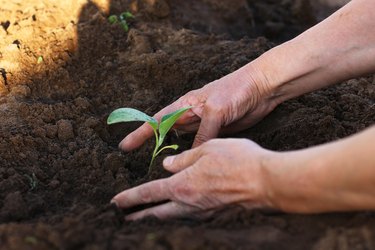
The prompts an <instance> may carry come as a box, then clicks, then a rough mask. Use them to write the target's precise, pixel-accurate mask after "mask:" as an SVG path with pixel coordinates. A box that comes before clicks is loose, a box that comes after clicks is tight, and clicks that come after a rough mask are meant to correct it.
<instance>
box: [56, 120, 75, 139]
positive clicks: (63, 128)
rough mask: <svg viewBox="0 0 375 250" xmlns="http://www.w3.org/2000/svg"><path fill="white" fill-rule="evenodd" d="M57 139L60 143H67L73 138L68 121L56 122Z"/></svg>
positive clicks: (71, 126) (70, 124)
mask: <svg viewBox="0 0 375 250" xmlns="http://www.w3.org/2000/svg"><path fill="white" fill-rule="evenodd" d="M57 137H58V138H59V139H60V140H61V141H67V140H70V139H73V138H74V132H73V125H72V122H71V121H69V120H60V121H58V122H57Z"/></svg>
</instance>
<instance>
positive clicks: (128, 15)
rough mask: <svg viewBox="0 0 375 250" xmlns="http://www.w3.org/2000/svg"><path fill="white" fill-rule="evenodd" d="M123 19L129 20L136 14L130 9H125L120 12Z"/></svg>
mask: <svg viewBox="0 0 375 250" xmlns="http://www.w3.org/2000/svg"><path fill="white" fill-rule="evenodd" d="M120 18H121V19H122V20H127V19H129V18H134V15H133V14H132V13H131V12H130V11H125V12H122V13H121V14H120Z"/></svg>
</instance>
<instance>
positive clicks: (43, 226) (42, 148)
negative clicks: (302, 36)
mask: <svg viewBox="0 0 375 250" xmlns="http://www.w3.org/2000/svg"><path fill="white" fill-rule="evenodd" d="M0 3H1V5H0V6H1V7H0V13H1V15H0V22H1V27H0V38H1V39H0V69H1V70H0V73H1V75H0V114H1V119H0V140H1V142H0V223H1V225H0V249H38V250H42V249H375V241H374V239H375V215H374V213H371V212H368V213H365V212H362V213H343V214H326V215H311V216H302V215H287V214H282V213H272V214H269V213H264V212H260V211H245V210H242V209H240V208H228V209H227V210H225V211H222V212H220V213H218V214H217V215H215V216H214V217H213V218H212V219H210V220H207V221H191V220H170V221H159V220H157V219H154V218H148V219H145V220H143V221H139V222H125V221H124V219H123V218H124V211H119V210H118V209H116V208H114V207H113V206H111V205H109V204H108V203H109V200H110V199H111V197H112V196H113V195H115V194H116V193H118V192H120V191H122V190H124V189H126V188H129V187H131V186H134V185H136V184H139V183H141V182H145V181H147V180H150V179H155V178H160V177H163V176H166V175H167V173H165V172H164V171H163V170H162V169H161V167H160V160H161V159H159V164H157V168H156V169H155V170H154V171H153V172H152V173H151V175H147V165H148V162H147V161H148V160H145V159H149V158H150V152H151V148H152V142H149V143H148V144H147V145H145V146H144V147H142V148H141V149H140V150H137V151H136V152H133V153H128V154H125V153H121V152H119V150H118V149H117V144H118V143H119V141H120V140H121V139H122V138H123V137H124V136H125V135H126V134H127V133H129V132H130V131H132V130H133V129H134V128H136V127H137V126H138V125H139V124H125V125H117V126H112V127H108V126H107V125H106V123H105V121H106V117H107V116H108V114H109V113H110V112H111V111H112V110H113V109H115V108H118V107H134V108H138V109H140V110H144V111H145V112H147V113H149V114H152V113H154V112H156V111H157V110H158V109H160V108H162V107H163V106H165V105H166V104H168V103H170V102H172V101H173V100H175V99H176V98H178V97H179V96H181V95H182V94H184V93H186V92H187V91H189V90H191V89H195V88H199V87H201V86H203V85H204V84H206V83H208V82H210V81H212V80H215V79H217V78H219V77H221V76H224V75H225V74H227V73H229V72H232V71H234V70H235V69H237V68H239V67H241V66H242V65H244V64H246V63H247V62H249V61H251V60H252V59H254V58H256V57H257V56H259V55H260V54H262V53H263V52H265V51H266V50H268V49H270V48H271V47H272V46H274V45H275V44H276V43H278V42H280V41H283V40H285V39H289V38H291V37H293V36H295V35H297V34H298V33H299V32H301V31H303V30H304V29H306V28H308V27H309V26H311V25H312V24H314V23H315V22H316V20H317V18H316V13H317V12H316V9H314V8H313V7H314V6H310V4H309V2H308V1H303V0H301V1H297V0H295V1H272V0H267V1H264V0H263V1H254V0H248V1H245V0H233V1H224V0H222V1H215V0H199V1H198V0H191V1H183V0H169V1H165V0H143V1H142V0H139V1H125V0H121V1H113V3H110V2H108V1H106V0H97V1H85V0H80V1H73V0H71V1H47V0H44V1H20V0H19V1H6V0H0ZM124 10H131V11H132V12H133V13H135V14H136V18H135V20H134V22H133V23H132V24H131V29H130V31H129V32H128V33H125V32H124V31H123V30H122V29H121V27H119V26H117V25H110V24H109V23H108V21H107V17H108V15H109V14H119V13H121V12H122V11H124ZM319 13H321V12H319ZM41 56H42V57H43V60H42V61H41V60H39V63H38V58H39V57H41ZM291 58H292V55H291ZM374 100H375V77H374V76H368V77H364V78H360V79H355V80H350V81H348V82H345V83H342V84H339V85H337V86H334V87H331V88H329V89H326V90H321V91H318V92H315V93H312V94H308V95H305V96H303V97H300V98H298V99H295V100H292V101H289V102H287V103H284V104H282V105H281V106H279V107H278V108H277V109H276V110H275V111H274V112H273V113H272V114H271V115H269V117H267V118H266V119H265V120H264V121H262V122H261V123H259V124H258V125H257V126H255V127H253V128H251V129H249V130H248V131H245V132H242V133H240V134H237V135H235V136H236V137H246V138H250V139H252V140H254V141H255V142H257V143H259V144H260V145H262V146H264V147H266V148H270V149H274V150H280V151H281V150H290V149H298V148H304V147H308V146H312V145H317V144H320V143H324V142H328V141H332V140H335V139H338V138H342V137H345V136H347V135H350V134H353V133H355V132H357V131H360V130H363V129H364V128H366V127H368V126H370V125H371V124H373V123H374V121H375V102H374ZM192 138H193V137H192V136H191V135H184V136H182V137H180V138H175V137H174V136H173V135H171V136H170V137H169V138H168V140H169V141H176V142H177V141H178V143H179V144H181V145H183V147H182V149H187V148H189V147H190V145H191V143H192ZM161 158H162V157H161Z"/></svg>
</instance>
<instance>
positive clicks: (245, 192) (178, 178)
mask: <svg viewBox="0 0 375 250" xmlns="http://www.w3.org/2000/svg"><path fill="white" fill-rule="evenodd" d="M273 154H274V153H273V152H271V151H267V150H265V149H263V148H261V147H259V146H258V145H257V144H255V143H253V142H252V141H250V140H246V139H215V140H210V141H209V142H206V143H204V144H202V145H201V146H199V147H196V148H194V149H191V150H188V151H185V152H183V153H181V154H179V155H176V156H171V157H167V158H166V159H165V160H164V162H163V165H164V167H165V169H167V170H168V171H170V172H172V173H175V175H173V176H171V177H169V178H165V179H160V180H155V181H152V182H149V183H146V184H143V185H141V186H138V187H135V188H132V189H129V190H125V191H123V192H122V193H120V194H118V195H116V196H115V197H114V198H113V199H112V202H114V203H116V205H117V206H118V207H120V208H129V207H133V206H136V205H141V204H147V203H155V202H161V201H167V203H164V204H162V205H156V206H154V207H151V208H148V209H145V210H143V211H139V212H136V213H133V214H130V215H128V216H127V218H126V219H128V220H137V219H141V218H143V217H146V216H156V217H158V218H160V219H166V218H175V217H201V216H207V215H209V214H211V213H212V212H215V211H216V210H218V209H221V208H223V207H225V206H227V205H241V206H244V207H246V208H255V207H270V206H271V205H270V204H272V203H271V202H270V200H269V198H268V197H267V194H268V191H267V190H266V188H267V186H266V183H265V179H266V178H265V176H264V173H265V172H267V171H264V169H263V167H264V164H263V163H264V161H267V160H268V159H269V158H270V157H272V155H273Z"/></svg>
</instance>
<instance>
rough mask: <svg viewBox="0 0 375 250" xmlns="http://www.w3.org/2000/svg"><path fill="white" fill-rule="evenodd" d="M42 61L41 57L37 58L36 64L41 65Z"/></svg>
mask: <svg viewBox="0 0 375 250" xmlns="http://www.w3.org/2000/svg"><path fill="white" fill-rule="evenodd" d="M43 61H44V59H43V56H38V59H37V61H36V62H37V64H41V63H42V62H43Z"/></svg>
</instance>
